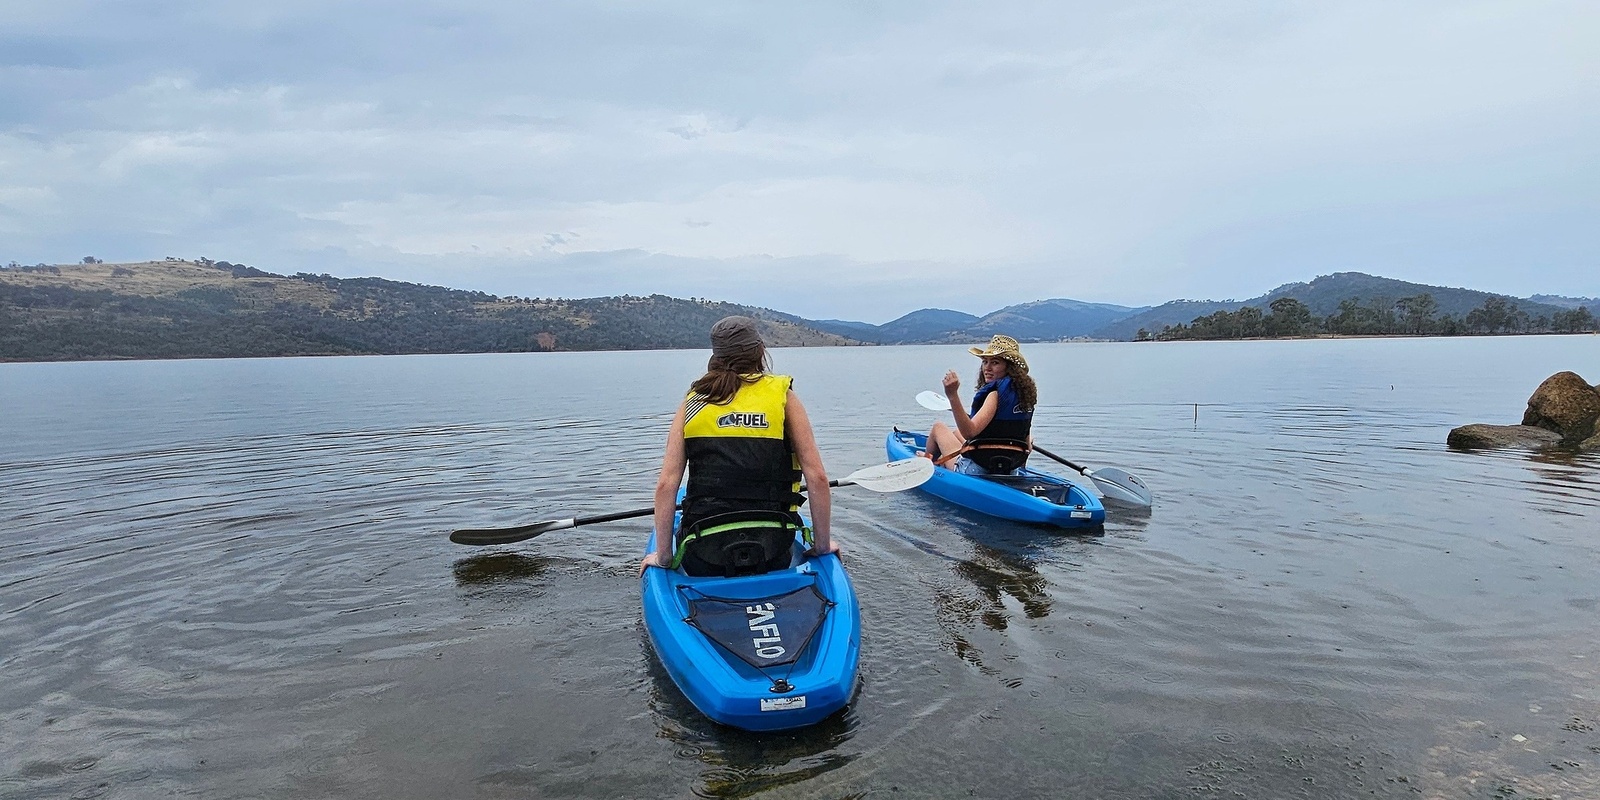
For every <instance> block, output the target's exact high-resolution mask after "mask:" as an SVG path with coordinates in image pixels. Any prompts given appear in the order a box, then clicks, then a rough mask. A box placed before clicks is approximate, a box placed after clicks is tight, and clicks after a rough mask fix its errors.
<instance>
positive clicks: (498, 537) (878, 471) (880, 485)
mask: <svg viewBox="0 0 1600 800" xmlns="http://www.w3.org/2000/svg"><path fill="white" fill-rule="evenodd" d="M931 477H933V462H932V461H929V460H928V459H926V458H903V459H900V460H899V461H890V462H889V463H887V464H878V465H875V466H871V467H863V468H861V469H858V470H856V471H855V472H852V473H850V474H849V475H847V476H845V477H844V478H842V479H840V480H836V481H828V485H829V486H860V487H861V488H863V489H870V490H872V491H874V492H899V491H904V490H906V489H912V488H915V487H917V486H921V485H922V484H923V483H924V482H926V481H927V480H928V479H929V478H931ZM801 491H805V487H801ZM653 513H655V506H647V507H645V508H636V509H634V510H632V511H618V512H616V513H613V514H597V515H595V516H592V517H572V518H569V519H555V520H550V521H548V522H535V523H532V524H530V525H517V526H514V527H510V528H463V529H461V530H458V531H451V533H450V541H452V542H455V543H456V544H471V545H492V544H512V543H515V542H521V541H526V540H528V539H532V538H533V537H535V536H539V535H541V534H546V533H549V532H551V531H559V530H565V529H567V528H576V527H577V526H579V525H593V524H595V523H597V522H616V521H617V520H619V519H633V518H635V517H647V516H650V515H651V514H653Z"/></svg>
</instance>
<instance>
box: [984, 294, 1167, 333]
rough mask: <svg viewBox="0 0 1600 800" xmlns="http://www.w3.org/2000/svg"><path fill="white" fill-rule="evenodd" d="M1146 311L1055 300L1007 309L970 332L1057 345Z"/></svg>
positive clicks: (1061, 299) (992, 315)
mask: <svg viewBox="0 0 1600 800" xmlns="http://www.w3.org/2000/svg"><path fill="white" fill-rule="evenodd" d="M1144 310H1145V309H1143V308H1129V307H1127V306H1117V305H1111V304H1109V303H1085V302H1082V301H1079V300H1067V299H1063V298H1056V299H1053V300H1039V301H1036V302H1032V303H1023V304H1021V305H1015V306H1007V307H1005V308H1002V309H1000V310H999V311H996V312H993V313H991V314H988V315H987V316H985V317H984V318H983V319H980V320H978V321H977V322H976V323H973V324H972V325H970V326H968V328H967V332H969V333H973V334H977V335H978V337H979V338H987V337H989V336H992V335H994V334H996V333H1004V334H1006V335H1008V336H1011V337H1013V338H1015V339H1017V340H1019V341H1030V340H1031V341H1054V340H1060V339H1072V338H1076V337H1081V336H1088V335H1090V334H1091V333H1093V332H1094V331H1096V330H1099V329H1100V328H1103V327H1105V326H1107V325H1110V324H1112V323H1114V322H1116V321H1117V320H1121V319H1126V318H1128V317H1130V316H1133V315H1134V314H1138V313H1140V312H1142V311H1144Z"/></svg>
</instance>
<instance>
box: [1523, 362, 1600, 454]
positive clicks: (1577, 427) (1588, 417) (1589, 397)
mask: <svg viewBox="0 0 1600 800" xmlns="http://www.w3.org/2000/svg"><path fill="white" fill-rule="evenodd" d="M1597 418H1600V390H1597V389H1595V387H1593V386H1590V385H1589V382H1588V381H1586V380H1584V379H1583V378H1581V377H1578V373H1576V372H1557V373H1556V374H1554V375H1551V376H1550V377H1548V378H1546V379H1545V381H1544V383H1541V384H1539V388H1538V389H1535V390H1534V391H1533V396H1532V397H1530V398H1528V410H1527V411H1526V412H1525V413H1523V415H1522V424H1524V425H1533V426H1536V427H1540V428H1544V429H1545V430H1548V431H1555V432H1556V433H1559V434H1561V440H1562V442H1563V443H1564V444H1569V445H1576V444H1578V443H1579V442H1582V441H1584V440H1586V439H1588V438H1589V437H1591V436H1593V435H1594V434H1595V429H1594V423H1595V419H1597Z"/></svg>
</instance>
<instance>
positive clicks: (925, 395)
mask: <svg viewBox="0 0 1600 800" xmlns="http://www.w3.org/2000/svg"><path fill="white" fill-rule="evenodd" d="M917 405H919V406H922V407H923V408H926V409H928V410H929V411H949V410H950V401H949V400H946V399H945V398H944V397H943V396H942V395H939V394H936V393H934V392H919V393H918V394H917Z"/></svg>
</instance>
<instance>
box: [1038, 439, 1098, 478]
mask: <svg viewBox="0 0 1600 800" xmlns="http://www.w3.org/2000/svg"><path fill="white" fill-rule="evenodd" d="M1033 449H1034V451H1035V452H1038V453H1043V454H1044V455H1045V456H1048V457H1050V458H1053V459H1055V460H1056V461H1059V462H1061V463H1063V464H1066V465H1067V466H1069V467H1072V468H1073V469H1075V470H1077V471H1078V472H1080V473H1084V474H1087V473H1088V470H1086V469H1084V468H1083V467H1080V466H1078V465H1077V464H1074V463H1072V462H1071V461H1068V460H1066V459H1064V458H1062V457H1061V456H1058V455H1056V454H1055V453H1052V452H1050V451H1049V450H1046V449H1044V448H1043V447H1040V446H1039V445H1034V446H1033Z"/></svg>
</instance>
